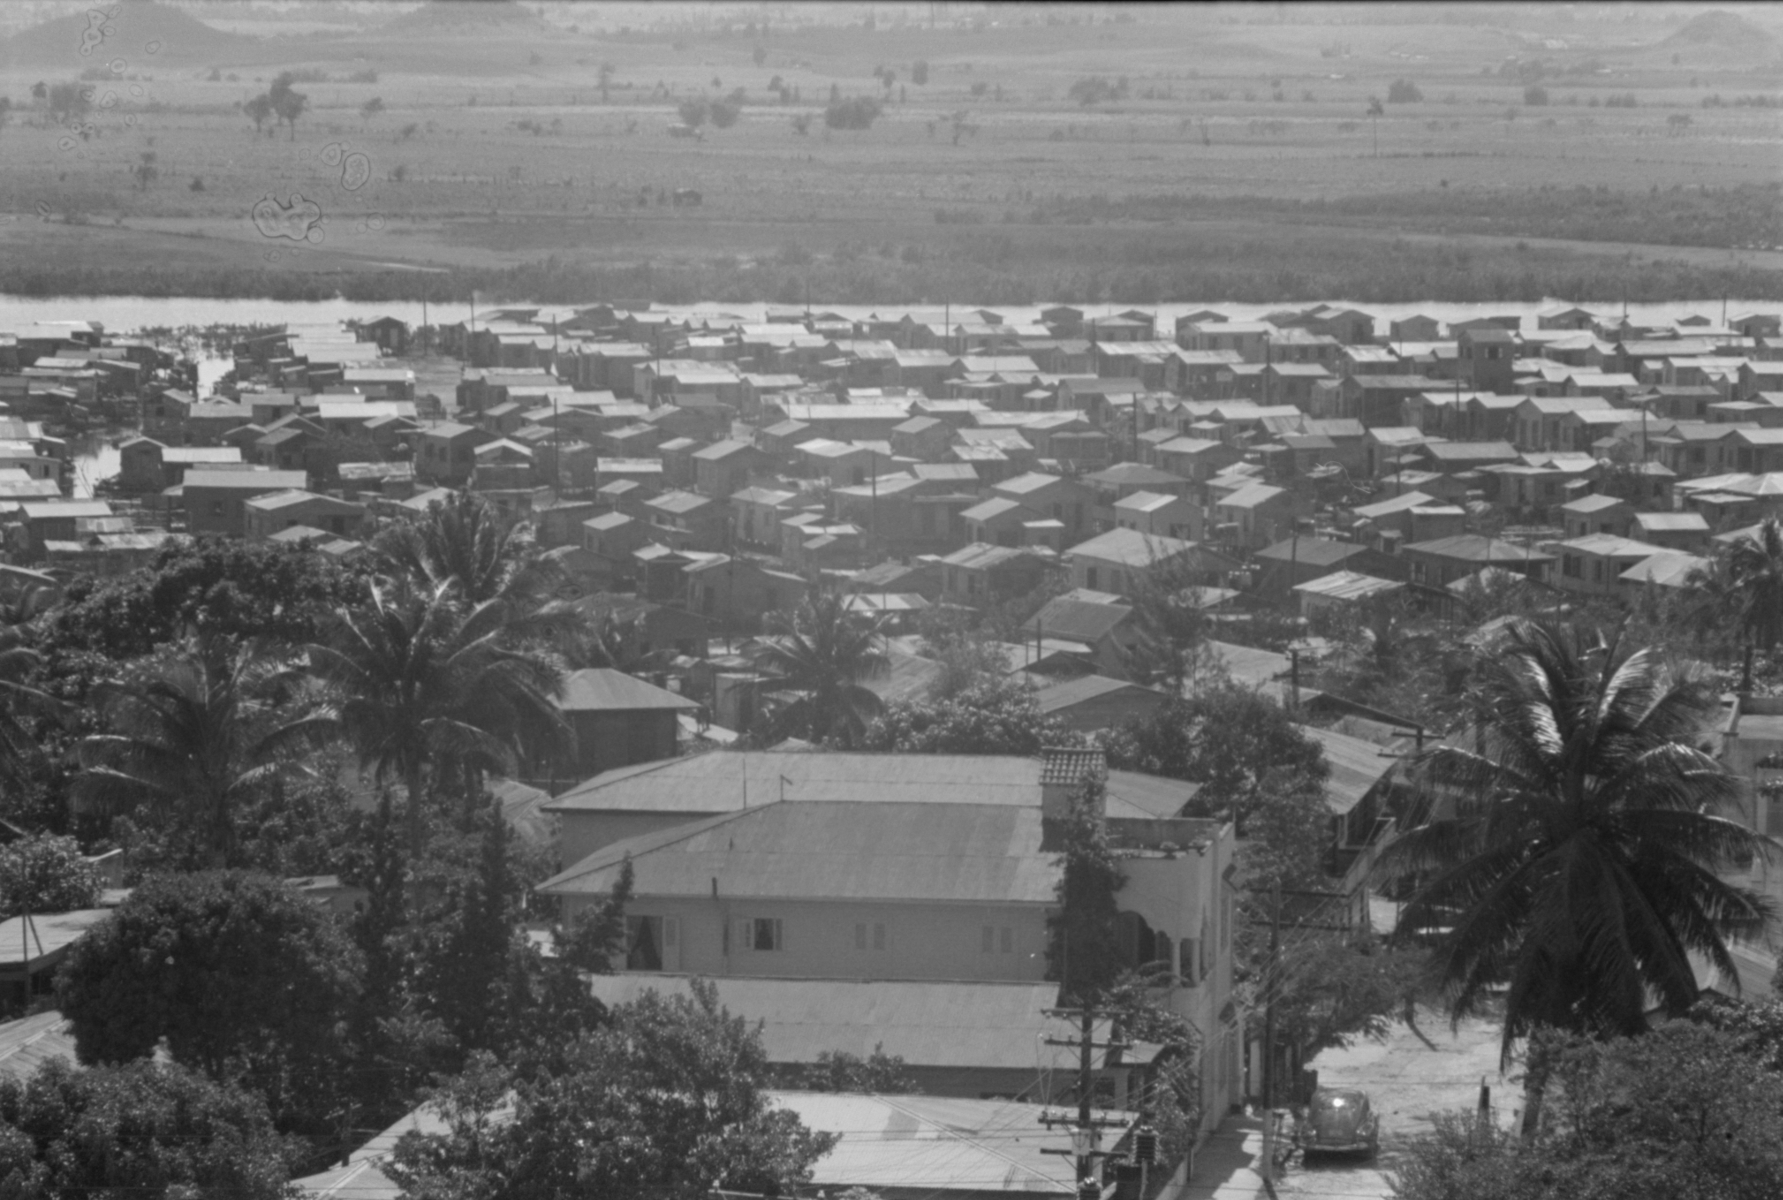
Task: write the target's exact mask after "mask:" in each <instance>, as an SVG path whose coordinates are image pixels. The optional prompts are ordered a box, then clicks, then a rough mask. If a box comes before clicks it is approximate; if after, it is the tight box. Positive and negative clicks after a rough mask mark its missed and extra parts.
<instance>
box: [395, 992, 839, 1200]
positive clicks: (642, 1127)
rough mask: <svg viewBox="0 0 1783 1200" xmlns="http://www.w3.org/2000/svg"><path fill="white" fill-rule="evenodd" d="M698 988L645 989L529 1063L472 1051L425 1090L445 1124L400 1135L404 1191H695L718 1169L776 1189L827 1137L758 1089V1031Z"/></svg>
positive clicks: (741, 1184)
mask: <svg viewBox="0 0 1783 1200" xmlns="http://www.w3.org/2000/svg"><path fill="white" fill-rule="evenodd" d="M693 993H694V994H693V996H692V997H691V998H688V997H674V998H672V999H664V998H663V997H662V996H661V995H660V994H659V993H656V992H646V993H645V994H644V995H643V996H642V997H640V998H639V999H638V1000H636V1001H633V1002H632V1003H629V1004H624V1005H620V1006H618V1007H616V1008H614V1009H613V1010H612V1013H611V1020H610V1023H609V1024H608V1025H606V1026H604V1027H602V1028H600V1029H597V1030H594V1031H592V1032H589V1033H585V1034H583V1035H582V1036H581V1037H579V1038H575V1039H573V1040H570V1041H569V1045H568V1046H567V1048H566V1050H565V1053H564V1055H563V1058H562V1061H561V1062H558V1063H554V1064H550V1065H548V1066H539V1067H536V1068H532V1069H518V1068H515V1067H513V1066H509V1065H503V1064H501V1063H499V1062H497V1061H496V1060H495V1059H494V1058H493V1057H489V1056H483V1055H479V1056H476V1057H475V1058H473V1060H472V1062H471V1064H470V1066H469V1069H467V1070H466V1071H465V1072H464V1073H463V1074H461V1075H459V1076H457V1077H456V1078H454V1079H452V1080H450V1081H448V1082H447V1083H446V1084H445V1085H444V1086H443V1087H441V1088H440V1089H439V1090H438V1091H436V1092H435V1093H434V1096H433V1099H432V1101H431V1103H432V1105H433V1107H434V1108H435V1110H436V1111H437V1112H438V1113H439V1114H440V1116H441V1117H442V1118H443V1120H444V1123H445V1126H446V1132H444V1133H438V1134H409V1135H406V1136H405V1137H404V1138H403V1140H402V1141H401V1143H399V1144H398V1146H397V1150H396V1157H395V1162H394V1163H393V1165H392V1167H391V1173H392V1174H394V1175H395V1176H396V1178H397V1179H398V1181H399V1182H400V1183H401V1184H402V1185H403V1188H404V1190H405V1192H406V1193H407V1194H408V1195H410V1196H415V1197H421V1198H427V1200H433V1198H441V1200H443V1198H447V1197H450V1198H452V1200H535V1198H536V1200H552V1198H555V1197H558V1196H564V1195H571V1194H577V1195H583V1194H586V1195H599V1196H606V1195H612V1196H617V1195H631V1194H648V1195H655V1196H663V1197H688V1198H689V1200H691V1198H693V1197H703V1196H706V1195H708V1194H709V1192H710V1189H711V1188H713V1187H715V1186H717V1185H719V1184H720V1183H722V1184H723V1185H724V1186H725V1187H726V1188H728V1189H731V1190H735V1191H740V1192H754V1193H757V1194H765V1195H774V1194H784V1192H785V1190H786V1189H788V1188H790V1187H791V1186H793V1185H794V1184H797V1183H801V1182H805V1181H808V1180H809V1178H810V1169H811V1165H812V1164H813V1163H814V1162H816V1160H817V1159H818V1158H819V1157H821V1156H822V1155H823V1154H824V1153H825V1152H827V1150H828V1149H829V1148H830V1146H832V1145H833V1144H834V1137H833V1136H832V1135H823V1134H813V1133H812V1132H810V1131H809V1130H807V1129H806V1128H805V1127H804V1126H803V1125H802V1124H801V1123H800V1122H799V1120H798V1118H797V1117H796V1116H795V1115H793V1114H792V1113H791V1112H789V1111H787V1110H785V1109H775V1108H773V1107H771V1106H770V1105H769V1103H768V1098H767V1096H766V1094H765V1092H764V1088H765V1087H766V1086H767V1076H768V1070H767V1059H766V1056H765V1055H764V1053H763V1051H762V1047H761V1038H760V1034H759V1032H758V1031H756V1030H754V1029H751V1028H750V1027H749V1025H748V1023H747V1022H745V1021H743V1020H742V1019H741V1018H739V1017H733V1016H731V1015H730V1014H729V1013H727V1012H726V1011H725V1010H724V1009H722V1008H720V1007H719V1005H718V1000H717V991H716V989H715V988H713V987H712V985H710V984H707V983H701V982H699V981H697V980H696V981H695V982H694V984H693Z"/></svg>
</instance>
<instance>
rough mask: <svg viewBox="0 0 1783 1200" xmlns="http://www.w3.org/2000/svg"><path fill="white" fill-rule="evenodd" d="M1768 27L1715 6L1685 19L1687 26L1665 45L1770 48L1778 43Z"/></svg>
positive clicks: (1666, 40)
mask: <svg viewBox="0 0 1783 1200" xmlns="http://www.w3.org/2000/svg"><path fill="white" fill-rule="evenodd" d="M1776 40H1777V39H1776V38H1774V37H1772V36H1771V34H1770V33H1769V32H1767V31H1766V30H1763V29H1760V28H1759V27H1758V26H1757V25H1754V24H1753V23H1752V22H1750V21H1748V20H1747V19H1746V18H1745V17H1742V16H1740V15H1739V14H1738V13H1730V12H1726V11H1724V10H1722V9H1719V8H1717V9H1712V10H1710V11H1709V12H1706V13H1698V14H1697V15H1696V16H1694V17H1691V18H1690V19H1689V20H1688V21H1686V22H1684V24H1683V26H1682V27H1681V28H1680V29H1679V30H1678V31H1677V32H1676V33H1674V34H1672V35H1671V36H1670V37H1668V38H1666V39H1665V41H1664V42H1663V43H1662V45H1666V46H1672V47H1678V46H1722V47H1726V48H1727V49H1730V50H1768V49H1770V48H1771V47H1772V46H1773V45H1774V44H1775V43H1776Z"/></svg>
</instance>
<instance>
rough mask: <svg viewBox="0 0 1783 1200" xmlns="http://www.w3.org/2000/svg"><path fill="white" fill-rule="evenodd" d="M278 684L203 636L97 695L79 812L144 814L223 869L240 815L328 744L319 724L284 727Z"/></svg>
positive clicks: (269, 670) (316, 719) (295, 721)
mask: <svg viewBox="0 0 1783 1200" xmlns="http://www.w3.org/2000/svg"><path fill="white" fill-rule="evenodd" d="M280 674H281V666H280V664H278V663H275V662H273V661H271V660H269V659H267V658H265V657H264V656H262V655H261V654H260V653H259V652H258V651H257V650H256V649H255V648H253V647H250V646H245V645H241V644H238V643H235V642H233V641H231V640H229V639H227V638H222V637H218V636H213V635H200V636H197V637H189V638H187V639H186V640H185V642H184V643H183V644H182V645H180V646H179V647H177V648H176V649H175V650H174V651H173V653H171V654H170V655H168V656H167V657H166V658H165V659H164V660H163V661H162V662H161V663H159V664H158V665H157V666H156V667H155V668H154V669H153V670H152V672H151V673H150V674H148V675H147V676H146V677H144V678H141V679H137V680H135V681H131V682H123V681H114V682H111V683H108V684H103V685H101V687H100V688H99V689H98V693H97V696H96V700H97V704H98V708H99V712H100V715H101V720H102V721H103V724H104V727H105V729H106V732H104V733H100V734H95V735H93V736H91V737H88V738H85V739H83V740H82V742H81V744H80V748H79V751H78V754H79V762H80V766H81V773H80V774H79V775H78V776H77V777H76V778H75V780H74V787H73V792H72V796H73V799H74V802H75V804H76V806H77V807H80V808H83V809H89V810H97V811H100V812H118V811H123V810H127V809H132V808H139V807H141V808H148V809H151V810H153V811H154V813H155V814H156V815H157V816H158V817H159V818H160V819H161V820H163V821H165V822H166V823H167V824H168V825H169V826H171V827H172V829H173V830H174V831H175V833H176V835H177V836H178V837H179V838H180V839H181V841H183V843H184V850H185V853H186V856H187V857H188V858H189V859H190V860H191V861H193V862H195V863H201V864H202V865H204V866H207V867H222V866H228V865H231V864H232V859H233V855H234V852H235V846H236V829H235V827H236V821H237V819H238V815H239V813H240V811H241V809H242V807H243V806H244V805H245V804H247V803H248V802H249V801H251V800H253V799H255V798H256V797H258V796H260V795H261V794H262V793H263V791H264V789H265V788H266V787H267V786H268V785H269V784H271V783H272V782H273V781H274V780H275V779H277V778H278V777H279V776H281V775H283V774H284V773H286V772H287V771H290V770H292V769H293V768H294V767H295V766H296V760H295V752H296V751H298V750H300V749H304V748H309V747H313V746H315V745H318V744H320V743H321V742H323V741H324V740H326V739H327V738H328V737H329V736H330V735H331V734H332V733H333V723H332V721H331V720H329V718H328V717H327V716H326V714H318V713H315V712H309V713H299V714H297V715H295V716H288V715H287V710H286V709H285V708H284V706H283V705H281V704H280V703H279V701H280V700H281V699H282V698H283V697H282V696H281V694H280V693H281V691H282V690H283V689H281V688H280V687H279V686H278V677H279V675H280Z"/></svg>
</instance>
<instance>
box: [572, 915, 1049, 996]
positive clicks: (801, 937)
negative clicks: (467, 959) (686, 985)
mask: <svg viewBox="0 0 1783 1200" xmlns="http://www.w3.org/2000/svg"><path fill="white" fill-rule="evenodd" d="M600 899H601V898H600V897H598V896H594V897H570V898H569V899H568V903H567V904H566V910H567V911H566V916H573V915H574V914H575V913H576V912H577V911H579V910H580V909H581V908H582V907H584V906H586V905H588V904H591V903H598V902H599V901H600ZM628 913H629V915H632V916H660V917H675V918H677V919H678V921H679V926H680V951H681V960H680V963H679V966H678V967H676V966H675V965H673V964H671V963H668V962H665V963H664V964H663V965H664V969H665V970H675V969H679V970H681V971H684V972H688V973H692V974H700V975H716V976H723V975H756V976H770V977H788V978H828V979H964V980H1017V981H1038V980H1041V979H1044V978H1045V977H1046V908H1045V906H1044V905H1038V904H1034V905H1015V904H956V905H939V904H935V905H930V904H907V903H884V904H871V903H868V904H860V903H846V902H840V901H838V902H824V901H788V900H761V901H750V900H746V899H739V898H732V897H719V898H717V899H715V900H708V899H703V898H702V899H680V898H675V899H671V898H664V897H651V896H642V897H638V898H637V899H636V900H634V901H633V903H632V904H631V905H630V907H629V909H628ZM758 917H760V918H777V919H778V920H779V921H780V922H781V930H782V948H781V949H779V950H752V949H741V948H740V947H739V942H740V939H739V937H738V935H737V923H738V922H739V921H742V920H746V919H753V918H758ZM727 921H728V922H729V923H730V925H729V927H730V938H729V941H728V953H727V942H726V939H725V932H724V931H725V922H727ZM857 925H860V926H865V930H864V932H865V940H866V948H865V949H858V948H857V947H856V928H855V927H856V926H857ZM876 926H883V927H884V931H885V933H884V948H883V949H875V927H876ZM986 926H988V927H990V929H991V931H992V932H991V950H990V952H989V953H986V952H985V950H984V928H985V927H986ZM1005 930H1007V931H1008V941H1007V943H1005V941H1004V931H1005ZM1006 944H1007V947H1008V948H1007V949H1005V948H1004V947H1005V945H1006Z"/></svg>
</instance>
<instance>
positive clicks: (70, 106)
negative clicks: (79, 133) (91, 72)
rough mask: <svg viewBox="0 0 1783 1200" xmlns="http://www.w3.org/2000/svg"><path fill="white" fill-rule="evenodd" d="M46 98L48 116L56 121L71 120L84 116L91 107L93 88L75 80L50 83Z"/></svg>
mask: <svg viewBox="0 0 1783 1200" xmlns="http://www.w3.org/2000/svg"><path fill="white" fill-rule="evenodd" d="M33 94H35V93H33ZM47 98H48V103H49V110H50V116H52V117H54V118H55V119H56V120H58V121H71V120H74V119H76V118H79V117H82V116H85V115H86V112H87V110H88V109H89V108H91V107H92V104H93V89H92V88H90V87H87V86H85V85H84V84H82V83H80V82H78V81H75V80H69V81H67V82H65V83H52V84H50V87H49V93H48V97H47Z"/></svg>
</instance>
